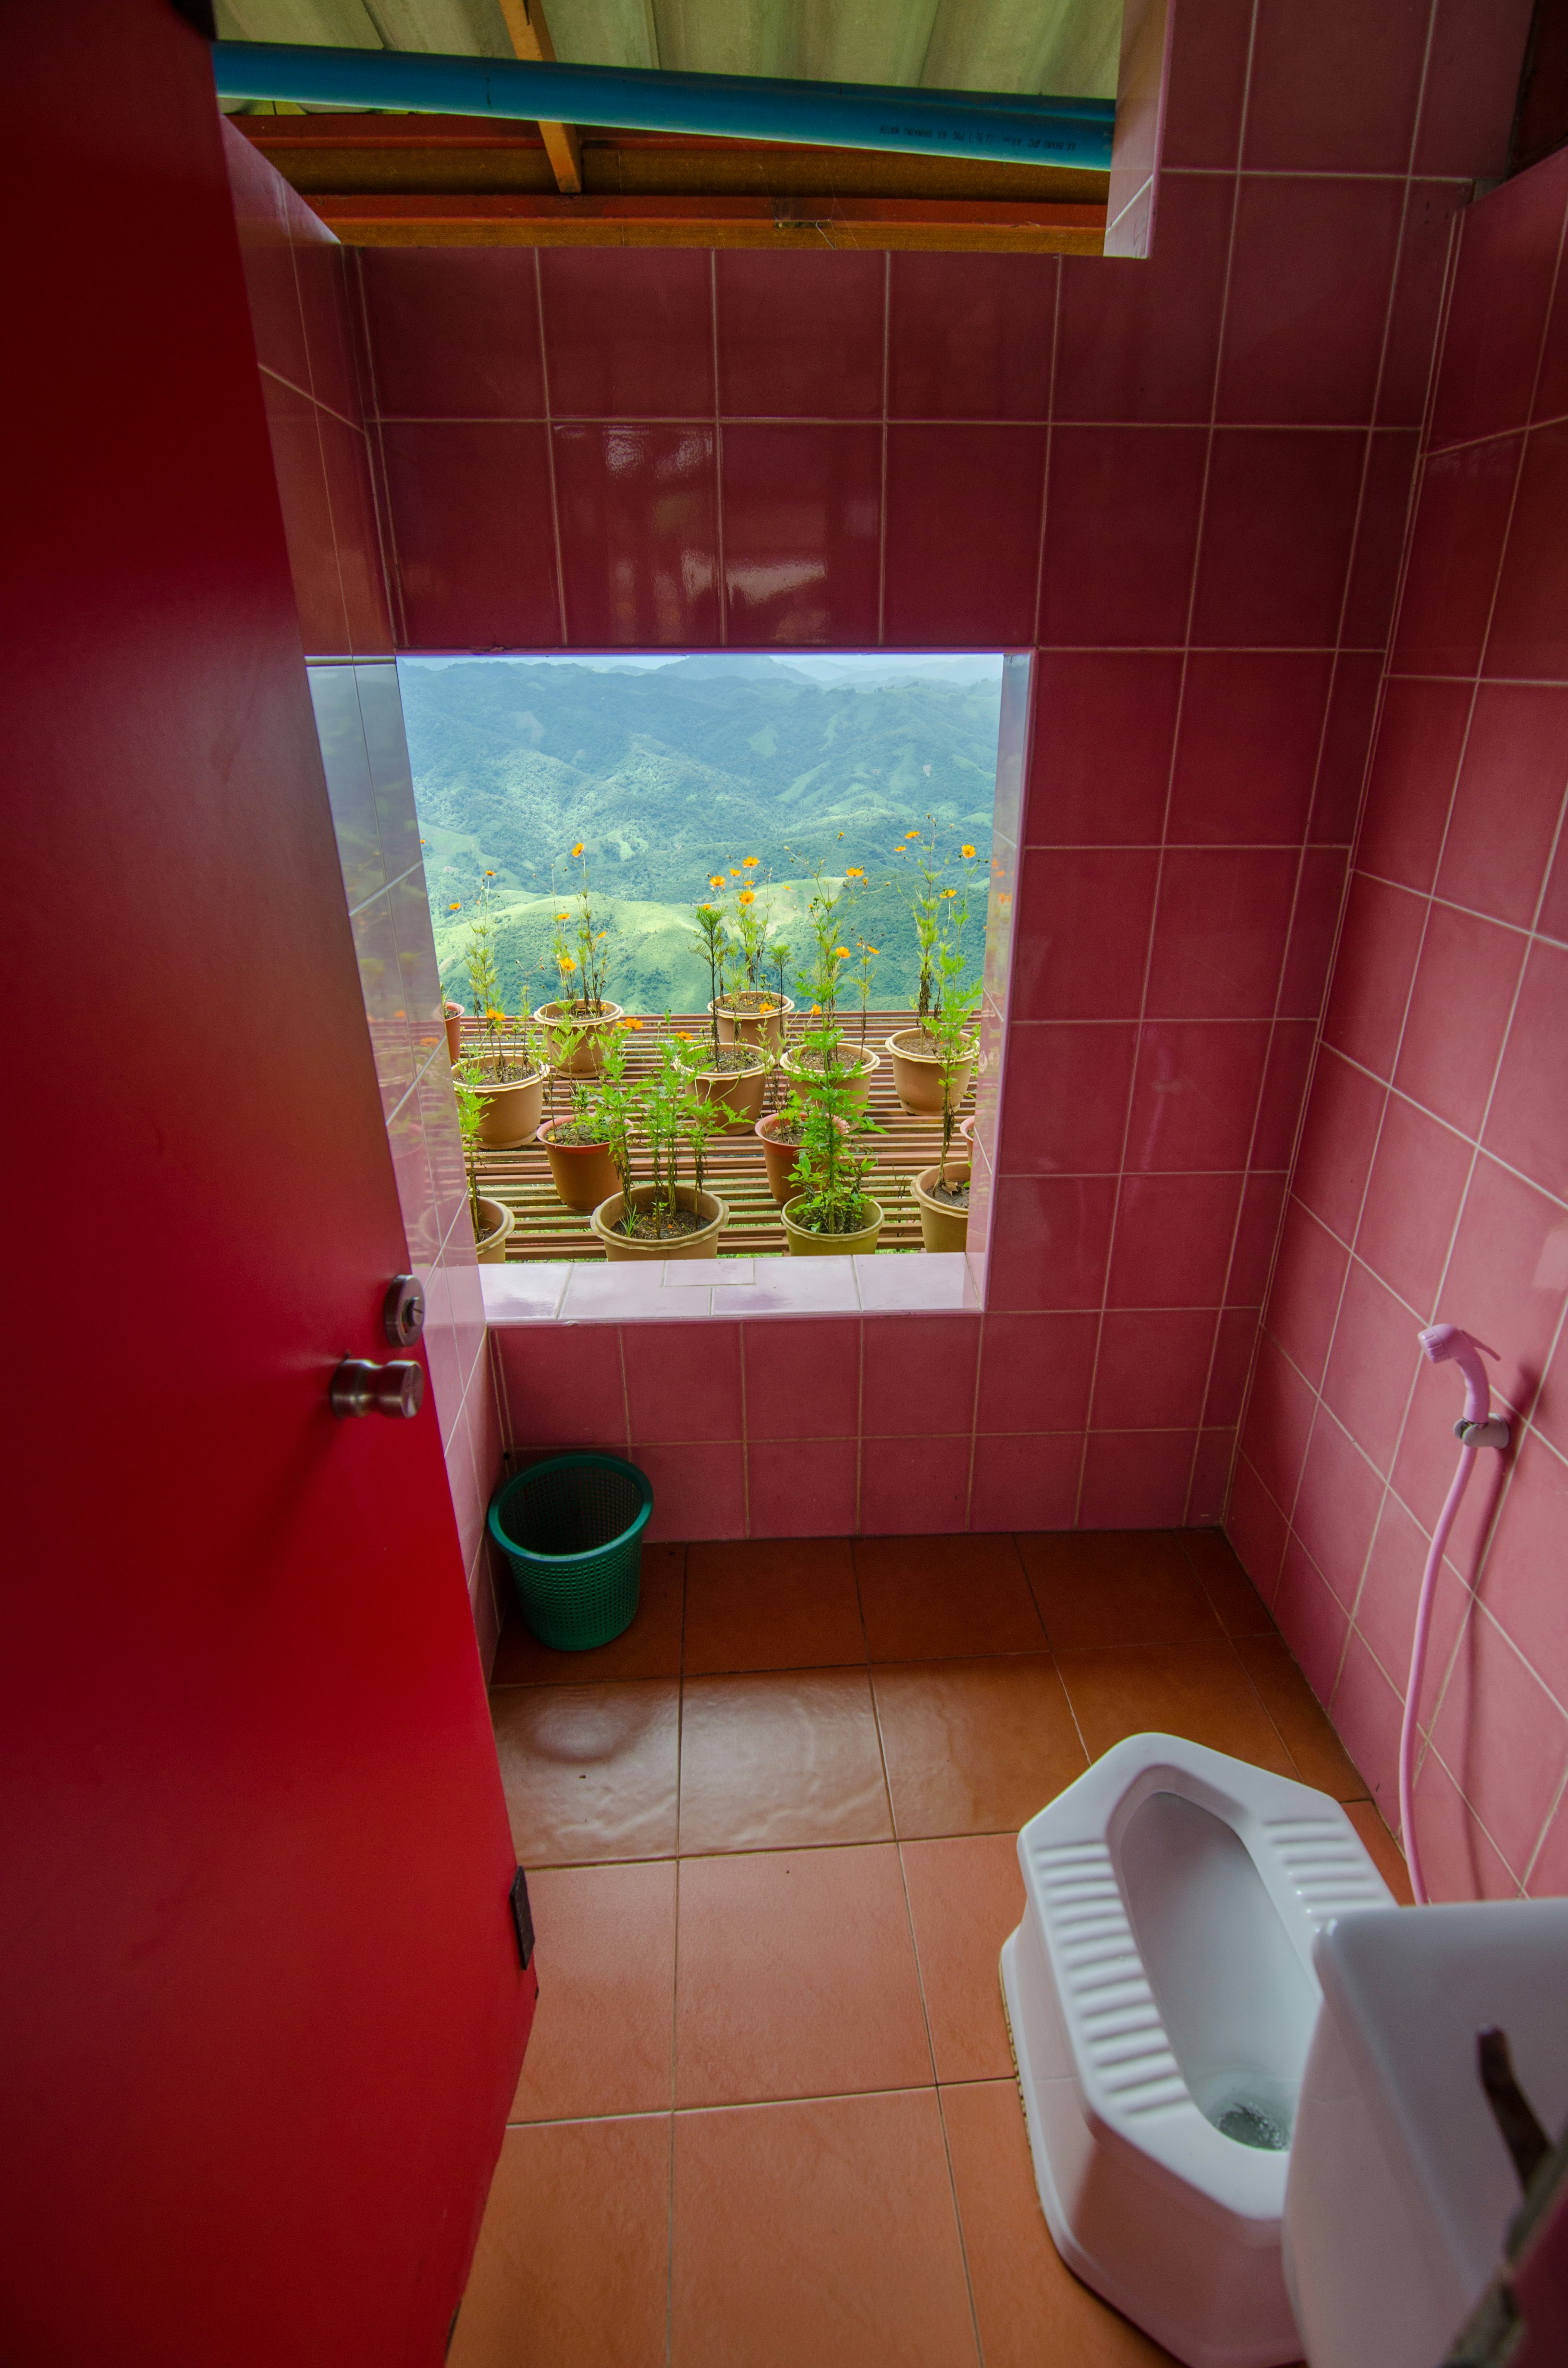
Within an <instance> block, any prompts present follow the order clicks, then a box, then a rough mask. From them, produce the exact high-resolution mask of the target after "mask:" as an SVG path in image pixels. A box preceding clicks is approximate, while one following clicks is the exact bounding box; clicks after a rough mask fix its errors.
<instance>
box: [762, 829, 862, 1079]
mask: <svg viewBox="0 0 1568 2368" xmlns="http://www.w3.org/2000/svg"><path fill="white" fill-rule="evenodd" d="M865 877H866V875H865V873H864V871H861V870H860V869H859V868H858V866H856V865H853V864H852V865H851V866H850V868H849V870H848V871H846V873H845V875H844V882H843V884H842V886H841V887H839V888H837V889H831V888H830V887H829V885H828V883H827V882H825V881H824V879H823V876H822V873H821V871H820V870H819V871H818V873H817V882H816V889H815V893H814V894H813V895H812V898H811V900H810V902H809V904H808V905H807V907H806V914H807V920H808V923H809V926H810V928H811V930H812V936H813V938H814V939H815V940H816V955H815V964H816V969H815V975H816V978H817V980H818V982H819V985H821V990H822V993H823V994H824V995H825V996H828V997H829V1000H828V1001H827V1002H826V1003H825V1004H824V1003H823V1002H821V1001H814V1002H813V1003H812V1007H811V1011H810V1016H809V1019H808V1022H807V1025H806V1027H805V1029H804V1030H802V1031H801V1033H800V1035H799V1036H798V1037H797V1039H796V1041H795V1042H793V1043H791V1044H790V1047H789V1049H788V1051H787V1052H785V1053H784V1054H783V1055H782V1057H781V1059H780V1062H779V1067H780V1070H781V1072H782V1074H783V1076H785V1077H786V1078H787V1079H788V1081H789V1083H790V1085H791V1086H792V1087H796V1088H797V1089H800V1088H801V1087H809V1086H810V1085H811V1084H812V1074H813V1072H814V1071H815V1070H816V1068H817V1067H818V1066H819V1065H820V1064H821V1061H822V1057H823V1053H822V1046H821V1044H820V1043H819V1042H817V1041H816V1037H815V1034H814V1032H813V1030H812V1025H811V1022H812V1021H818V1022H823V1021H825V1023H826V1025H827V1026H828V1027H829V1028H836V1027H837V997H838V992H839V988H840V986H841V985H842V984H843V981H844V979H845V978H846V977H847V976H848V975H849V974H850V972H849V963H850V960H851V957H850V952H849V949H848V947H847V946H843V945H835V944H834V942H833V941H834V939H835V937H836V936H837V934H838V931H839V929H840V928H842V927H843V925H844V920H845V917H846V906H847V904H848V900H849V899H850V897H852V896H853V895H854V894H855V893H856V892H855V890H854V889H853V888H851V886H850V882H852V881H855V882H858V881H863V880H864V879H865ZM858 942H859V944H860V945H861V947H862V948H863V950H864V951H863V953H862V957H861V968H862V972H863V973H864V991H865V994H866V995H867V996H869V992H870V961H871V957H872V956H874V954H875V952H876V948H875V947H874V946H872V947H869V948H867V947H866V946H865V941H864V939H860V940H858ZM830 950H831V954H832V959H831V962H828V961H827V959H826V957H827V955H828V953H829V951H830ZM796 985H798V986H799V987H800V988H801V991H802V993H803V992H804V989H805V985H806V982H805V980H803V979H798V980H797V981H796ZM834 1057H835V1062H836V1063H837V1064H838V1065H839V1066H840V1067H841V1068H842V1069H843V1070H844V1073H845V1074H844V1091H845V1092H846V1094H847V1095H848V1097H849V1100H850V1102H851V1103H852V1104H853V1105H854V1107H855V1108H856V1109H858V1110H864V1109H865V1107H866V1105H867V1103H868V1101H869V1099H870V1093H871V1078H872V1076H873V1075H874V1073H875V1072H876V1071H877V1070H878V1069H880V1068H881V1057H880V1056H879V1055H878V1054H877V1053H873V1052H872V1051H871V1050H870V1049H869V1046H868V1044H867V1042H866V1030H865V1013H864V1007H862V1014H861V1029H860V1042H859V1044H858V1046H857V1047H856V1048H854V1049H853V1050H852V1051H848V1050H846V1048H845V1042H844V1035H843V1031H842V1030H839V1031H838V1034H837V1037H836V1039H835V1047H834Z"/></svg>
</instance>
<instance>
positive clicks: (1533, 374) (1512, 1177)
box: [1231, 154, 1568, 1898]
mask: <svg viewBox="0 0 1568 2368" xmlns="http://www.w3.org/2000/svg"><path fill="white" fill-rule="evenodd" d="M1565 216H1568V154H1559V155H1558V156H1556V157H1553V158H1551V160H1550V161H1549V162H1547V163H1546V164H1543V165H1537V166H1536V167H1535V169H1534V170H1533V171H1531V172H1529V173H1528V174H1526V175H1524V176H1521V177H1520V178H1519V179H1518V180H1517V181H1513V182H1510V183H1508V184H1507V185H1506V186H1505V187H1504V188H1500V189H1498V190H1497V191H1496V192H1495V193H1494V195H1492V196H1491V197H1488V198H1486V199H1483V201H1482V203H1481V204H1479V205H1477V206H1476V207H1475V208H1474V209H1473V211H1471V212H1470V213H1469V214H1467V215H1466V217H1465V220H1464V222H1463V226H1462V234H1461V236H1460V242H1459V246H1458V258H1457V268H1456V271H1455V276H1454V280H1453V287H1452V292H1451V296H1450V299H1449V314H1448V324H1447V331H1446V336H1445V340H1444V345H1443V351H1442V360H1441V367H1440V370H1439V372H1438V376H1437V388H1436V393H1435V398H1434V401H1433V404H1432V407H1431V412H1430V416H1429V420H1428V426H1427V432H1426V458H1425V461H1424V464H1423V469H1422V480H1421V494H1420V501H1419V505H1418V507H1417V509H1416V513H1415V527H1414V531H1413V534H1412V537H1411V542H1410V550H1409V554H1408V562H1407V573H1406V575H1405V579H1404V586H1403V597H1402V600H1401V604H1400V611H1399V621H1398V625H1397V628H1396V631H1395V634H1394V640H1393V647H1392V655H1391V657H1390V661H1389V667H1388V675H1387V679H1386V682H1385V686H1384V691H1383V708H1382V718H1381V726H1380V730H1379V734H1378V741H1377V749H1376V755H1375V757H1374V761H1373V765H1372V770H1371V777H1370V782H1369V794H1368V800H1367V809H1366V815H1365V819H1364V821H1363V823H1362V825H1361V831H1360V837H1359V840H1358V848H1357V855H1356V871H1355V878H1354V882H1353V886H1352V890H1351V895H1350V901H1349V906H1348V910H1347V914H1346V925H1345V933H1344V938H1343V940H1342V942H1341V945H1340V949H1339V954H1338V961H1337V964H1336V969H1335V985H1334V992H1333V996H1332V998H1331V1001H1330V1005H1329V1010H1328V1017H1327V1020H1326V1023H1325V1026H1324V1035H1323V1042H1322V1047H1321V1051H1320V1053H1319V1058H1318V1066H1317V1074H1316V1077H1315V1080H1314V1083H1313V1087H1312V1100H1311V1105H1310V1108H1309V1110H1308V1114H1307V1121H1306V1127H1305V1132H1304V1134H1303V1138H1302V1143H1301V1157H1300V1160H1299V1162H1298V1165H1297V1168H1296V1174H1295V1178H1294V1184H1293V1190H1292V1193H1291V1199H1290V1212H1289V1216H1288V1220H1287V1224H1286V1227H1285V1233H1284V1239H1283V1244H1282V1247H1281V1252H1280V1258H1279V1265H1278V1272H1277V1274H1276V1276H1275V1279H1274V1284H1273V1289H1272V1292H1271V1293H1270V1298H1269V1304H1268V1315H1267V1338H1266V1341H1265V1344H1264V1348H1263V1350H1262V1357H1261V1362H1260V1365H1259V1371H1258V1377H1257V1385H1256V1392H1255V1395H1254V1397H1253V1402H1252V1406H1251V1409H1250V1412H1249V1416H1248V1419H1247V1425H1246V1430H1245V1435H1244V1453H1243V1458H1242V1463H1241V1466H1240V1472H1239V1475H1238V1479H1237V1485H1236V1492H1235V1498H1234V1503H1233V1509H1232V1520H1231V1531H1232V1535H1233V1538H1234V1540H1235V1542H1236V1544H1237V1546H1238V1548H1239V1550H1240V1551H1241V1553H1242V1554H1243V1557H1244V1560H1245V1561H1246V1563H1247V1565H1248V1568H1249V1569H1250V1570H1251V1571H1252V1573H1253V1576H1254V1577H1255V1578H1256V1580H1257V1581H1258V1584H1259V1586H1260V1587H1261V1588H1263V1590H1264V1592H1265V1594H1266V1595H1267V1596H1268V1597H1269V1599H1270V1600H1271V1601H1272V1602H1273V1604H1274V1608H1275V1611H1276V1613H1277V1615H1278V1619H1279V1621H1280V1623H1281V1625H1282V1626H1283V1628H1284V1631H1285V1634H1286V1635H1287V1636H1288V1637H1289V1638H1290V1643H1291V1644H1292V1645H1293V1646H1294V1648H1295V1650H1296V1652H1297V1654H1298V1656H1300V1658H1301V1662H1302V1664H1303V1666H1304V1667H1305V1668H1306V1669H1307V1672H1308V1674H1309V1676H1310V1677H1311V1678H1312V1683H1313V1684H1314V1686H1315V1687H1316V1688H1317V1690H1318V1692H1319V1693H1320V1695H1321V1696H1322V1697H1323V1699H1324V1702H1327V1703H1328V1704H1329V1706H1330V1708H1331V1710H1332V1712H1333V1715H1334V1718H1335V1724H1336V1725H1338V1727H1339V1729H1340V1732H1341V1733H1342V1734H1343V1736H1345V1739H1346V1743H1347V1744H1348V1746H1349V1748H1350V1749H1351V1751H1352V1752H1353V1753H1354V1755H1355V1758H1356V1760H1357V1763H1358V1766H1359V1767H1360V1768H1361V1769H1362V1770H1363V1771H1364V1772H1365V1773H1366V1774H1367V1775H1368V1776H1369V1777H1370V1778H1371V1780H1372V1781H1373V1782H1374V1783H1375V1784H1376V1786H1377V1787H1378V1791H1379V1797H1380V1799H1381V1802H1382V1804H1383V1805H1384V1809H1385V1814H1387V1815H1388V1816H1390V1817H1391V1818H1392V1817H1393V1816H1396V1815H1397V1800H1396V1780H1395V1770H1396V1759H1397V1750H1398V1737H1399V1724H1400V1713H1401V1705H1402V1702H1403V1693H1404V1686H1405V1677H1406V1670H1407V1667H1408V1661H1409V1654H1410V1640H1411V1631H1412V1627H1413V1625H1414V1621H1415V1599H1416V1594H1417V1590H1418V1588H1419V1584H1420V1577H1421V1572H1422V1567H1423V1565H1424V1563H1425V1560H1426V1548H1427V1543H1428V1540H1429V1536H1430V1531H1431V1529H1432V1525H1433V1522H1434V1520H1435V1519H1436V1516H1437V1510H1438V1508H1439V1507H1440V1505H1441V1503H1442V1499H1443V1495H1444V1492H1445V1489H1446V1487H1447V1485H1448V1480H1449V1474H1450V1472H1451V1469H1452V1465H1453V1459H1454V1456H1455V1453H1456V1449H1455V1446H1454V1441H1453V1439H1452V1437H1451V1434H1450V1426H1451V1424H1452V1421H1453V1419H1454V1417H1455V1416H1456V1415H1457V1414H1459V1413H1460V1410H1461V1400H1460V1393H1459V1391H1458V1390H1457V1388H1456V1385H1455V1382H1454V1378H1453V1372H1452V1369H1451V1368H1442V1369H1437V1370H1434V1369H1433V1368H1431V1367H1429V1366H1427V1365H1426V1363H1425V1360H1423V1359H1422V1357H1421V1355H1420V1353H1419V1351H1418V1349H1417V1348H1416V1344H1415V1333H1416V1330H1417V1329H1418V1328H1419V1327H1420V1326H1423V1325H1426V1324H1429V1323H1432V1322H1434V1321H1437V1320H1442V1321H1445V1322H1451V1323H1458V1324H1461V1325H1463V1326H1466V1328H1467V1329H1469V1330H1471V1331H1473V1332H1474V1333H1476V1334H1477V1335H1478V1336H1479V1338H1482V1339H1483V1340H1485V1341H1487V1342H1489V1343H1490V1345H1491V1346H1492V1347H1494V1348H1495V1349H1498V1350H1500V1351H1501V1362H1500V1363H1499V1364H1498V1365H1497V1366H1496V1368H1495V1385H1496V1388H1497V1391H1498V1393H1499V1395H1500V1397H1501V1399H1502V1401H1503V1402H1504V1404H1505V1405H1506V1408H1507V1410H1508V1411H1509V1413H1510V1414H1511V1416H1512V1417H1513V1419H1514V1421H1515V1424H1516V1444H1515V1448H1514V1450H1513V1452H1511V1453H1510V1454H1509V1455H1508V1456H1507V1457H1506V1459H1504V1460H1502V1461H1501V1462H1499V1461H1498V1460H1497V1459H1495V1458H1494V1457H1491V1456H1483V1459H1482V1463H1481V1466H1480V1469H1479V1470H1478V1472H1477V1474H1476V1477H1475V1479H1474V1480H1473V1481H1472V1483H1471V1492H1470V1496H1469V1497H1468V1499H1467V1501H1466V1504H1465V1508H1464V1510H1463V1513H1462V1514H1461V1516H1460V1522H1459V1525H1458V1527H1457V1529H1456V1531H1455V1532H1454V1538H1453V1543H1452V1546H1451V1548H1450V1553H1449V1561H1448V1564H1447V1565H1446V1568H1445V1571H1444V1574H1443V1577H1442V1582H1441V1586H1440V1589H1439V1593H1438V1597H1437V1616H1436V1625H1435V1629H1434V1634H1433V1640H1432V1648H1431V1656H1430V1661H1429V1666H1428V1673H1427V1679H1426V1691H1425V1693H1424V1696H1423V1708H1422V1726H1423V1733H1424V1738H1425V1743H1424V1759H1423V1763H1422V1766H1421V1771H1420V1776H1419V1779H1418V1782H1417V1786H1416V1794H1415V1808H1416V1816H1417V1820H1418V1834H1419V1839H1420V1842H1421V1847H1422V1851H1423V1856H1424V1860H1425V1863H1426V1870H1427V1881H1428V1884H1429V1885H1430V1887H1431V1890H1432V1893H1433V1896H1434V1897H1437V1898H1470V1897H1477V1896H1493V1895H1494V1894H1507V1893H1512V1892H1514V1891H1516V1890H1517V1889H1518V1887H1519V1886H1520V1885H1521V1884H1522V1885H1523V1886H1524V1887H1525V1888H1526V1889H1527V1890H1528V1891H1530V1892H1534V1893H1552V1894H1555V1893H1560V1892H1562V1890H1563V1889H1564V1888H1568V1818H1565V1817H1564V1816H1563V1815H1562V1811H1561V1809H1560V1807H1559V1796H1560V1794H1561V1793H1562V1784H1563V1780H1564V1774H1565V1771H1568V1611H1565V1609H1564V1606H1565V1603H1568V1593H1565V1590H1564V1585H1563V1576H1564V1574H1563V1551H1564V1548H1563V1541H1564V1538H1565V1537H1568V1350H1565V1349H1563V1347H1562V1337H1561V1336H1562V1315H1563V1309H1564V1304H1565V1301H1568V849H1565V848H1564V847H1563V845H1562V814H1563V796H1564V788H1565V785H1568V276H1565V274H1564V270H1563V261H1562V243H1563V228H1564V221H1565Z"/></svg>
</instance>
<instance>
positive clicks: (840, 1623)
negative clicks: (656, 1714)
mask: <svg viewBox="0 0 1568 2368" xmlns="http://www.w3.org/2000/svg"><path fill="white" fill-rule="evenodd" d="M865 1658H866V1637H865V1632H864V1630H863V1629H862V1628H861V1625H860V1605H859V1600H858V1597H857V1595H856V1593H855V1563H854V1558H853V1556H852V1554H851V1553H850V1549H849V1541H848V1539H847V1538H757V1539H752V1540H749V1541H737V1542H735V1543H733V1544H732V1543H726V1544H711V1545H694V1546H688V1547H687V1566H686V1669H687V1675H688V1676H695V1675H697V1674H698V1673H699V1672H702V1671H709V1670H716V1669H814V1668H825V1667H828V1666H830V1665H832V1664H835V1663H838V1662H845V1661H860V1662H863V1661H864V1660H865Z"/></svg>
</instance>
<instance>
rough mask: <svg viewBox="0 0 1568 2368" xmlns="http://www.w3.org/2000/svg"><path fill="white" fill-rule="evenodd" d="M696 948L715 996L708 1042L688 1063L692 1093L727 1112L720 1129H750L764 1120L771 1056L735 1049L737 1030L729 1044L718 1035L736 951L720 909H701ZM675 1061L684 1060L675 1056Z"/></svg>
mask: <svg viewBox="0 0 1568 2368" xmlns="http://www.w3.org/2000/svg"><path fill="white" fill-rule="evenodd" d="M693 943H694V944H695V946H696V949H697V951H698V952H699V954H700V955H701V957H702V959H703V960H704V962H706V963H707V964H708V978H709V984H710V986H711V988H712V993H711V995H710V998H709V1003H708V1027H709V1035H710V1042H709V1043H708V1045H707V1046H706V1047H705V1048H704V1049H703V1051H702V1052H701V1053H700V1054H699V1055H696V1056H694V1057H691V1058H690V1059H688V1060H687V1061H686V1062H685V1065H686V1067H687V1074H688V1075H689V1076H690V1080H691V1086H692V1089H693V1090H694V1092H695V1093H697V1094H698V1095H699V1098H700V1099H702V1100H703V1101H708V1102H713V1103H716V1104H719V1105H721V1106H722V1109H723V1110H725V1111H726V1112H727V1117H726V1118H725V1119H724V1120H723V1121H722V1123H724V1124H726V1125H729V1126H733V1127H752V1126H755V1125H756V1121H757V1120H758V1118H759V1117H760V1116H761V1114H762V1096H763V1089H764V1087H766V1086H767V1070H768V1053H767V1050H766V1049H765V1048H764V1046H763V1045H761V1044H759V1043H736V1042H735V1041H734V1031H733V1029H732V1030H731V1041H730V1042H728V1043H725V1042H724V1041H723V1039H722V1036H721V1034H720V1032H719V1008H720V1005H721V1003H722V1000H723V996H724V974H725V968H726V965H727V964H728V962H730V960H731V958H732V956H733V951H734V949H733V946H732V944H731V942H730V939H729V935H728V932H727V931H726V929H725V926H724V915H723V910H722V906H720V905H714V904H707V905H699V906H698V907H697V928H696V932H695V934H694V938H693ZM758 1016H759V1018H760V1015H758ZM677 1057H681V1056H680V1055H678V1054H677Z"/></svg>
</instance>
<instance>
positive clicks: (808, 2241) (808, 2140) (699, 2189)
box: [670, 2089, 976, 2368]
mask: <svg viewBox="0 0 1568 2368" xmlns="http://www.w3.org/2000/svg"><path fill="white" fill-rule="evenodd" d="M675 2160H676V2169H675V2244H674V2279H673V2291H672V2296H671V2305H672V2307H671V2318H672V2343H671V2351H670V2358H671V2361H672V2362H673V2363H674V2368H743V2363H744V2368H893V2363H895V2362H896V2363H897V2368H974V2362H975V2357H976V2355H975V2347H974V2334H973V2327H972V2320H971V2313H970V2306H969V2297H968V2294H967V2291H966V2288H965V2283H964V2269H963V2257H962V2253H961V2251H960V2246H959V2237H958V2228H957V2225H956V2223H955V2221H954V2217H953V2204H952V2190H951V2186H950V2184H949V2177H948V2165H947V2158H946V2155H945V2151H944V2148H943V2144H942V2129H941V2122H940V2118H939V2116H938V2113H937V2094H936V2090H935V2089H921V2090H916V2091H915V2092H913V2093H909V2094H905V2095H903V2096H892V2097H849V2098H835V2099H834V2100H832V2101H831V2102H826V2103H819V2104H799V2105H759V2106H754V2107H751V2108H750V2109H748V2110H745V2111H743V2112H731V2113H682V2114H679V2115H677V2116H676V2157H675Z"/></svg>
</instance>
